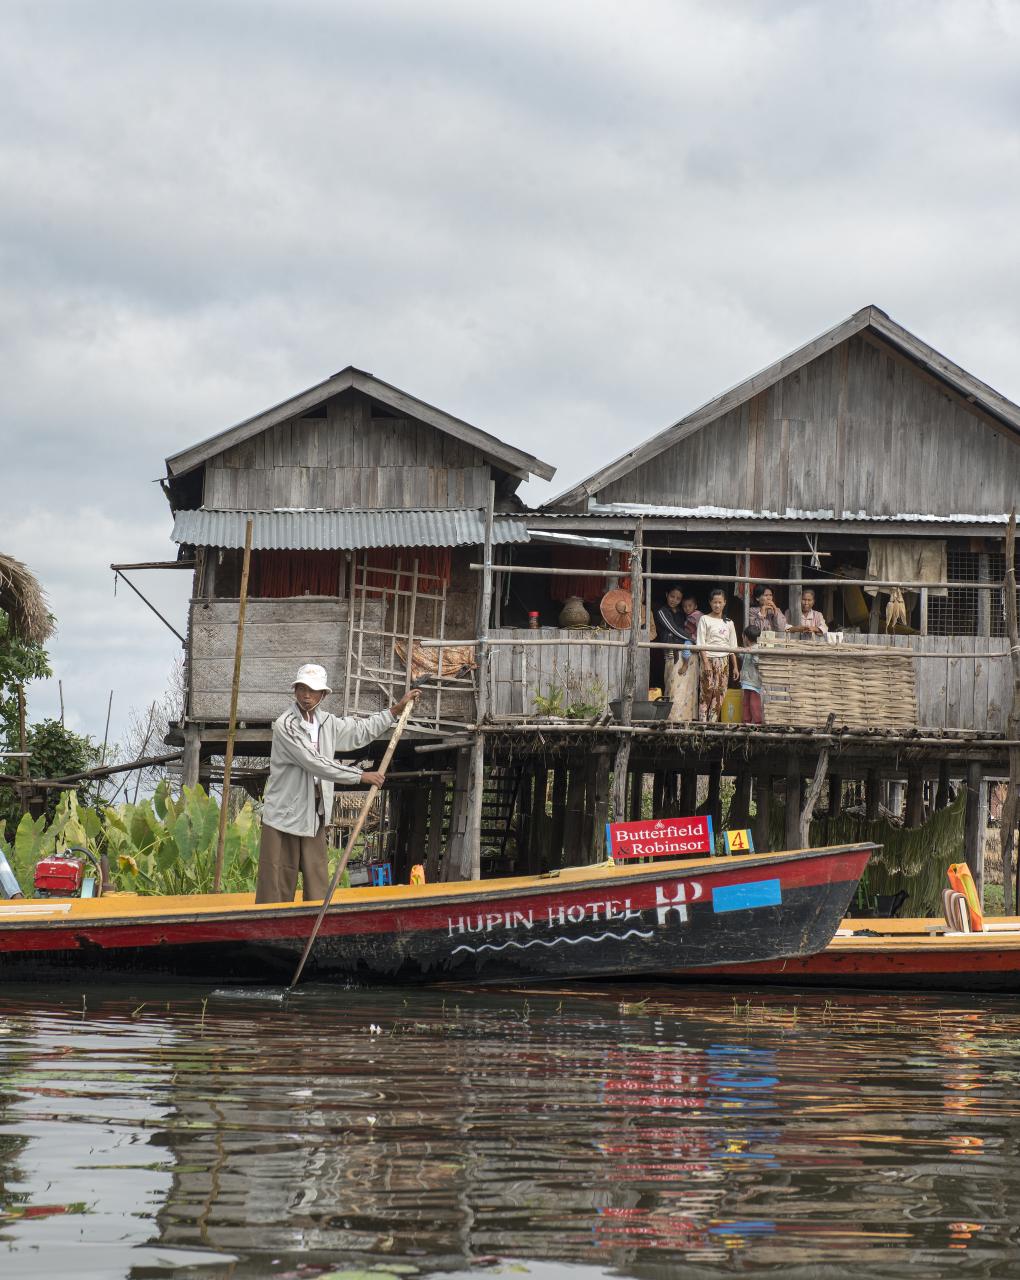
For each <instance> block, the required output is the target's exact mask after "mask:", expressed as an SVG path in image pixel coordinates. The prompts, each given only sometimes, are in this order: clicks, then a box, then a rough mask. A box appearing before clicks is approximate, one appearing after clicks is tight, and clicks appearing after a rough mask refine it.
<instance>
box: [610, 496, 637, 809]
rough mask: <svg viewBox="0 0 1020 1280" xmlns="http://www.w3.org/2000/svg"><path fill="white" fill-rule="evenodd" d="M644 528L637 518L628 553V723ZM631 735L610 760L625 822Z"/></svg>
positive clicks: (615, 794) (625, 720) (631, 709)
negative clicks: (632, 541)
mask: <svg viewBox="0 0 1020 1280" xmlns="http://www.w3.org/2000/svg"><path fill="white" fill-rule="evenodd" d="M643 536H644V528H643V526H642V522H641V521H640V520H639V521H638V523H637V528H636V529H635V530H634V545H633V547H632V548H631V552H630V635H629V636H628V637H627V661H626V665H625V667H624V675H623V721H622V723H623V724H624V725H629V724H630V722H631V716H632V715H633V712H634V683H635V681H636V679H637V655H638V637H639V635H640V633H641V560H642V545H641V544H642V541H643ZM630 744H631V737H630V734H627V733H625V734H623V736H622V737H621V739H620V743H619V746H618V747H617V748H616V759H615V760H614V762H613V820H614V821H615V822H622V821H624V818H625V814H626V807H627V769H628V766H629V765H630Z"/></svg>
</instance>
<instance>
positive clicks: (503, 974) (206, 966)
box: [0, 845, 873, 982]
mask: <svg viewBox="0 0 1020 1280" xmlns="http://www.w3.org/2000/svg"><path fill="white" fill-rule="evenodd" d="M872 847H873V846H871V845H854V846H840V847H837V848H833V849H827V850H803V851H801V852H797V853H790V854H767V855H761V856H751V857H744V858H713V859H705V860H701V861H698V862H691V861H686V862H671V863H665V864H660V865H659V866H639V867H633V866H632V867H614V866H605V865H603V866H596V867H581V868H570V869H567V870H565V871H563V872H562V873H561V874H560V875H558V876H556V877H555V878H545V877H528V878H521V879H512V880H502V881H482V882H476V883H461V884H451V885H447V884H441V885H429V886H425V887H415V888H410V887H408V886H395V887H393V888H389V889H385V888H383V889H356V890H344V891H342V892H341V894H340V895H339V898H338V901H337V902H336V904H335V905H334V906H332V907H331V908H330V910H329V912H328V913H327V915H326V917H325V919H324V921H323V925H322V929H321V932H320V934H319V938H318V940H317V942H316V944H315V947H314V948H313V951H312V955H311V957H310V960H309V964H308V966H307V970H306V972H307V973H308V974H309V975H310V976H312V977H319V978H329V979H333V978H392V979H399V980H401V981H438V980H441V981H468V982H513V981H518V980H521V979H526V980H528V981H535V980H542V979H547V980H562V979H564V978H590V977H605V976H617V975H628V974H648V973H661V972H664V971H667V970H677V969H686V968H688V967H692V966H702V967H703V966H706V965H709V964H718V963H720V962H724V963H727V964H740V965H742V964H747V963H750V962H754V961H762V960H768V959H773V958H777V957H783V956H792V955H797V954H806V953H808V952H811V951H817V950H819V949H821V948H822V947H824V946H825V945H826V943H827V942H828V941H829V939H830V938H831V937H832V934H833V932H834V931H835V929H836V927H837V925H838V923H839V921H840V919H841V917H842V915H843V912H844V911H845V909H846V907H847V905H848V903H849V902H850V899H851V897H852V895H853V893H854V890H855V888H856V885H857V881H858V879H859V878H860V875H861V873H862V871H863V870H864V867H865V865H866V863H867V860H868V856H869V854H870V851H871V848H872ZM19 907H22V908H23V909H22V910H20V911H19V910H18V908H19ZM128 907H130V910H128V909H127V908H128ZM47 910H49V911H50V912H51V913H55V914H50V915H46V914H45V913H46V911H47ZM316 914H317V909H316V907H315V906H314V905H306V904H303V903H300V904H286V905H284V904H281V905H276V906H272V905H271V906H255V905H254V904H252V903H251V901H250V899H248V900H238V899H233V900H231V901H230V902H229V903H227V902H226V901H225V900H224V899H218V898H202V899H197V898H196V899H158V898H132V899H131V901H130V903H129V904H126V903H123V902H121V903H120V906H119V909H118V899H116V898H115V899H112V900H111V899H103V900H100V901H99V902H93V903H84V902H77V901H73V902H70V903H64V904H60V903H51V904H40V903H38V902H31V903H25V904H18V903H9V904H0V977H2V978H6V979H8V980H17V979H19V978H36V977H39V978H54V977H63V978H65V979H66V978H77V977H79V976H80V975H81V974H82V972H83V971H86V970H88V971H94V972H103V973H106V974H113V973H133V974H139V973H144V974H148V975H150V976H170V977H175V978H180V977H202V978H212V979H214V980H221V979H224V978H229V979H231V980H258V981H265V980H278V979H280V978H285V977H289V975H290V973H291V972H292V971H293V968H294V965H295V964H296V961H297V958H298V956H299V955H300V953H301V950H302V948H303V946H304V943H305V941H306V940H307V938H308V936H309V932H310V929H311V927H312V924H313V922H314V919H315V916H316Z"/></svg>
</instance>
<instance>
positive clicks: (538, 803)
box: [527, 764, 549, 875]
mask: <svg viewBox="0 0 1020 1280" xmlns="http://www.w3.org/2000/svg"><path fill="white" fill-rule="evenodd" d="M548 792H549V770H548V769H547V768H546V766H545V765H544V764H539V765H536V766H535V780H534V786H533V788H532V794H531V821H530V823H529V829H530V836H529V840H528V862H527V866H528V871H529V874H531V875H536V874H538V872H540V871H544V870H545V869H546V867H547V866H548V865H549V815H548V814H547V813H546V808H545V806H546V798H547V796H548Z"/></svg>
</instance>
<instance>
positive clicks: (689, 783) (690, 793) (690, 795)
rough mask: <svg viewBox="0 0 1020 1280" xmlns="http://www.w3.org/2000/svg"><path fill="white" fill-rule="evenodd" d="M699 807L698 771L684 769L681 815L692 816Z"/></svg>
mask: <svg viewBox="0 0 1020 1280" xmlns="http://www.w3.org/2000/svg"><path fill="white" fill-rule="evenodd" d="M697 807H698V771H697V769H682V770H681V771H680V816H681V818H690V817H692V816H693V814H694V811H695V809H697Z"/></svg>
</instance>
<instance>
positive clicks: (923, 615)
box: [917, 587, 928, 636]
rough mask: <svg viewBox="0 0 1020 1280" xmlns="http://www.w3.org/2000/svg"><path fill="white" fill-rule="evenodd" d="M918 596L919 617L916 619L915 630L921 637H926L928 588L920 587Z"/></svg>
mask: <svg viewBox="0 0 1020 1280" xmlns="http://www.w3.org/2000/svg"><path fill="white" fill-rule="evenodd" d="M920 594H921V603H920V605H919V608H920V617H919V618H918V622H917V629H918V631H920V633H921V635H923V636H926V635H927V634H928V588H927V587H922V588H921V593H920Z"/></svg>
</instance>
